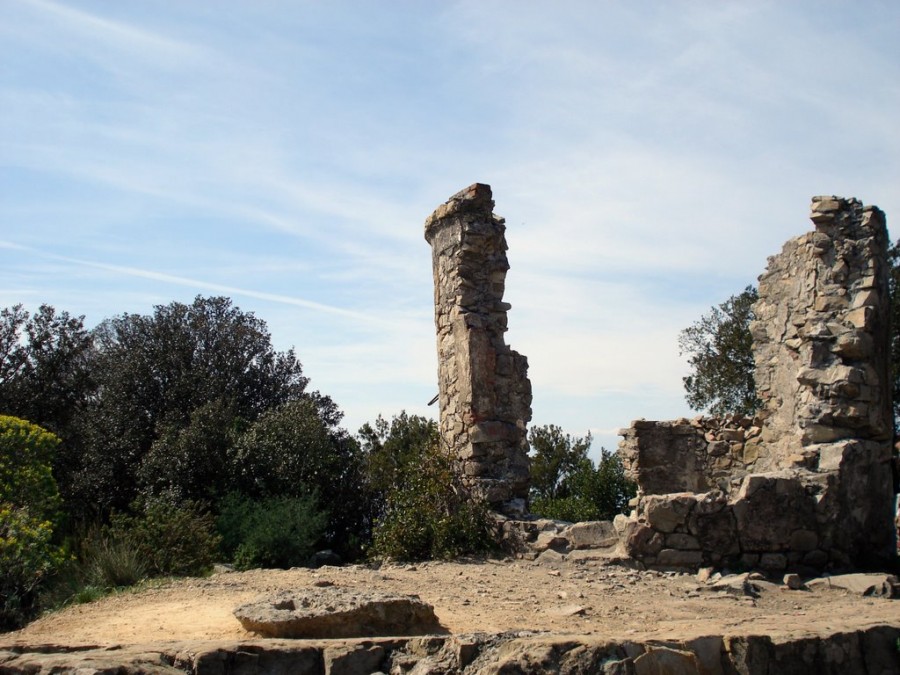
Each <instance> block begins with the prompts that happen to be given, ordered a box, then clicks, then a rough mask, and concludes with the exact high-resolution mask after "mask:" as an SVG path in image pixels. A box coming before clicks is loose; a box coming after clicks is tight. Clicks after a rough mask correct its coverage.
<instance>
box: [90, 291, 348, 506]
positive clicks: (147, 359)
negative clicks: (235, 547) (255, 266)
mask: <svg viewBox="0 0 900 675" xmlns="http://www.w3.org/2000/svg"><path fill="white" fill-rule="evenodd" d="M94 334H95V342H96V347H97V356H96V358H95V360H94V364H93V365H94V370H95V376H96V378H97V381H98V384H99V388H98V392H97V395H96V396H95V397H93V399H92V400H91V404H90V406H88V408H87V409H86V414H85V419H84V425H83V428H82V434H83V439H82V441H83V446H84V448H85V451H84V454H83V465H82V467H81V471H80V473H79V475H78V478H79V481H78V485H77V489H78V492H79V494H80V496H82V497H83V498H87V499H89V500H90V501H91V502H94V504H95V506H97V507H99V508H100V510H101V512H103V511H106V510H109V509H111V508H115V509H117V510H126V509H127V507H128V504H130V503H131V502H132V501H133V500H134V499H135V498H136V497H137V496H138V494H139V493H140V491H141V490H142V489H144V488H148V489H149V490H150V491H151V492H156V491H159V490H160V489H164V488H166V487H172V488H175V489H177V490H179V491H180V492H182V493H184V492H187V493H188V494H187V496H191V497H201V496H206V495H203V494H202V493H201V494H198V492H197V491H196V489H187V490H186V489H185V488H186V486H185V482H186V481H185V479H183V478H179V474H178V470H177V468H174V467H169V468H168V470H165V469H164V470H163V471H161V472H158V471H157V469H159V468H160V466H161V465H163V464H165V457H166V456H167V454H168V453H169V452H170V451H171V452H172V454H173V455H174V459H175V466H176V467H177V465H178V463H179V462H180V463H181V464H186V465H187V466H186V469H187V470H188V471H189V475H188V478H191V477H194V476H195V477H197V478H198V479H202V478H203V477H207V476H209V475H211V474H215V473H216V472H219V471H221V469H222V464H221V459H222V457H223V456H224V454H225V453H226V452H227V450H228V448H227V446H228V445H229V443H230V440H231V436H230V435H229V434H228V433H227V432H228V430H231V429H233V428H234V424H233V423H232V424H226V425H225V430H226V431H221V430H219V431H216V432H213V431H212V429H213V427H215V426H216V425H215V420H216V419H217V418H218V419H221V418H222V416H223V415H224V414H226V412H225V411H227V414H228V415H231V416H233V417H232V422H235V421H236V422H237V424H238V426H240V424H241V422H240V420H247V421H248V422H252V421H254V420H255V419H256V418H257V417H259V415H261V414H262V413H263V412H265V411H266V410H270V409H272V408H275V407H277V406H279V405H282V404H284V403H286V402H288V401H292V400H298V399H300V398H302V397H304V395H305V389H306V385H307V379H306V378H305V377H303V375H302V369H301V366H300V363H299V361H297V359H296V357H295V356H294V353H293V352H292V351H288V352H284V353H280V352H276V351H275V350H274V349H273V348H272V345H271V340H270V336H269V334H268V331H267V330H266V325H265V323H264V322H263V321H261V320H259V319H257V318H256V317H255V316H254V315H253V314H251V313H246V312H242V311H241V310H239V309H237V308H236V307H234V306H233V305H232V304H231V301H230V300H229V299H227V298H221V297H219V298H203V297H197V298H196V299H195V300H194V302H193V303H192V304H191V305H184V304H181V303H177V302H175V303H171V304H169V305H160V306H158V307H156V308H155V311H154V313H153V314H152V315H151V316H142V315H138V314H125V315H122V316H120V317H117V318H114V319H109V320H107V321H105V322H104V323H103V324H101V325H100V326H99V327H98V328H97V329H96V330H95V332H94ZM312 400H314V401H315V402H316V404H317V405H321V406H322V407H323V409H326V408H327V409H328V412H333V410H332V409H331V408H329V407H328V406H329V404H331V402H330V399H327V397H322V396H317V397H315V398H313V399H312ZM332 405H333V404H332ZM223 421H224V420H223ZM192 427H193V428H192ZM185 430H187V431H185ZM183 434H184V435H185V436H184V437H182V435H183ZM198 438H199V439H200V441H201V442H200V448H199V449H200V452H198V455H197V457H187V456H186V455H189V454H190V453H189V446H190V445H191V443H192V442H194V441H196V440H198ZM154 445H156V449H155V451H154ZM160 456H162V459H161V457H160ZM142 466H143V467H144V470H143V471H141V467H142ZM166 480H168V481H169V483H168V484H166V482H165V481H166ZM143 481H150V483H149V484H148V485H145V484H144V482H143ZM188 487H189V486H188ZM98 501H99V503H97V502H98Z"/></svg>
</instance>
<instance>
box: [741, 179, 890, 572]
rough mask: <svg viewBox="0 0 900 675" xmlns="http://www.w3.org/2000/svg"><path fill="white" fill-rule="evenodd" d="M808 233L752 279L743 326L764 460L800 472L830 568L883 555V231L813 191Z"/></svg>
mask: <svg viewBox="0 0 900 675" xmlns="http://www.w3.org/2000/svg"><path fill="white" fill-rule="evenodd" d="M810 219H811V220H812V221H813V223H814V224H815V226H816V229H815V231H814V232H810V233H808V234H805V235H803V236H801V237H797V238H795V239H791V240H790V241H789V242H787V243H786V244H785V246H784V249H783V251H782V252H781V254H780V255H778V256H773V257H772V258H770V259H769V266H768V268H767V270H766V272H765V274H763V275H762V276H761V277H760V279H759V301H758V302H757V303H756V305H755V306H754V312H755V314H756V321H755V322H754V323H753V324H752V325H751V332H752V333H753V340H754V346H753V351H754V358H755V360H756V385H757V391H758V393H759V396H760V398H761V399H762V401H763V409H762V411H761V414H760V416H761V417H762V418H763V426H762V436H761V438H762V444H761V447H762V449H763V451H764V452H765V457H761V458H760V461H758V462H757V470H758V471H759V470H763V471H765V470H769V471H772V470H778V469H791V468H794V469H803V470H806V471H811V472H814V473H807V474H805V477H804V481H805V482H806V484H807V490H808V491H810V492H811V493H814V494H815V495H816V518H817V520H818V523H819V548H820V549H822V550H825V551H827V552H828V553H829V555H830V558H831V564H832V565H837V566H840V565H856V566H866V565H869V564H875V563H877V562H878V561H881V560H887V559H889V558H890V557H891V556H892V555H893V553H894V550H893V549H894V546H895V543H894V541H895V533H894V527H893V485H892V476H891V467H890V462H891V454H892V447H891V446H892V439H893V413H892V407H891V390H892V386H891V378H890V297H889V288H888V275H889V263H888V236H887V228H886V227H885V218H884V213H882V212H881V211H880V210H879V209H878V208H876V207H873V206H863V204H862V203H861V202H860V201H859V200H856V199H842V198H840V197H814V198H813V200H812V213H811V215H810Z"/></svg>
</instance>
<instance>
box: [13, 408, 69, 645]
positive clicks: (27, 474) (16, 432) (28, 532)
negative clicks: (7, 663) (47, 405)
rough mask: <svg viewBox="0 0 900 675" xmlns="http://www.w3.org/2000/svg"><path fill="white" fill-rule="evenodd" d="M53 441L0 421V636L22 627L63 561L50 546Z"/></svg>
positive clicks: (20, 423) (28, 427) (18, 422)
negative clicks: (8, 630) (49, 579)
mask: <svg viewBox="0 0 900 675" xmlns="http://www.w3.org/2000/svg"><path fill="white" fill-rule="evenodd" d="M58 445H59V439H58V438H57V437H56V436H54V435H53V434H51V433H49V432H48V431H45V430H44V429H42V428H41V427H39V426H37V425H34V424H31V423H30V422H26V421H25V420H22V419H19V418H16V417H8V416H5V415H3V416H0V630H2V629H6V628H15V627H17V626H19V625H20V624H22V623H23V622H25V621H27V620H28V619H29V618H30V617H31V616H32V614H33V613H34V611H35V609H36V603H37V598H38V593H39V591H40V590H41V587H42V586H43V585H44V584H45V583H46V581H47V579H48V578H49V577H51V576H52V575H53V574H54V573H55V571H56V570H57V568H58V567H59V565H60V564H61V563H62V562H63V560H64V557H65V556H64V554H63V551H62V549H60V547H58V546H57V545H55V544H54V543H53V541H52V536H53V528H54V520H55V518H56V515H57V505H58V493H57V489H56V482H55V481H54V480H53V476H52V474H51V470H50V465H51V462H52V461H53V453H54V451H55V450H56V448H57V446H58Z"/></svg>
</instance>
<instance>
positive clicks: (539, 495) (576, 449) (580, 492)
mask: <svg viewBox="0 0 900 675" xmlns="http://www.w3.org/2000/svg"><path fill="white" fill-rule="evenodd" d="M528 440H529V443H530V444H531V452H532V455H531V511H532V512H533V513H536V514H539V515H541V516H544V517H545V518H553V519H556V520H567V521H570V522H579V521H585V520H612V519H613V518H614V517H615V516H616V514H618V513H623V512H624V511H625V509H626V507H627V506H628V501H629V500H630V499H631V498H632V497H633V496H634V495H635V494H636V491H637V488H636V486H635V485H634V484H633V483H632V482H631V481H629V480H628V479H627V478H626V477H625V469H624V467H623V465H622V460H621V459H619V456H618V455H617V454H615V453H613V452H609V451H607V450H605V449H602V448H601V450H600V463H599V464H598V465H597V466H594V463H593V462H592V461H591V459H590V458H589V457H588V450H589V449H590V447H591V435H590V434H588V435H587V436H585V437H583V438H579V437H577V436H576V437H572V436H570V435H569V434H564V433H563V432H562V429H560V428H559V427H557V426H554V425H552V424H551V425H547V426H542V427H532V429H531V431H530V432H529V435H528Z"/></svg>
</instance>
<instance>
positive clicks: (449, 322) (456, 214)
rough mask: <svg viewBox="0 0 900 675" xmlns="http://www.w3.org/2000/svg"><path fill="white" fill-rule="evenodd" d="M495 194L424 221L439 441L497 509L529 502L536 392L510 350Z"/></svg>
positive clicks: (463, 201) (480, 194)
mask: <svg viewBox="0 0 900 675" xmlns="http://www.w3.org/2000/svg"><path fill="white" fill-rule="evenodd" d="M493 208H494V201H493V199H492V196H491V188H490V186H488V185H482V184H480V183H476V184H474V185H471V186H470V187H468V188H466V189H465V190H463V191H461V192H459V193H457V194H455V195H453V196H452V197H451V198H450V199H449V200H448V201H447V202H446V203H445V204H443V205H442V206H440V207H438V208H437V210H435V212H434V213H433V214H431V216H429V218H428V219H427V220H426V221H425V239H426V240H427V241H428V243H429V244H430V245H431V248H432V266H433V272H434V321H435V326H436V329H437V349H438V383H439V398H440V431H441V437H442V438H443V440H444V442H445V443H446V445H447V446H448V448H449V449H450V450H451V451H452V452H453V453H454V455H455V457H456V458H457V460H458V464H459V471H460V474H461V475H462V477H463V479H464V480H465V482H466V483H467V484H468V485H469V486H471V487H472V488H473V490H474V492H475V493H476V494H477V495H478V496H481V497H483V498H485V499H486V500H487V501H488V502H490V503H492V504H495V505H499V504H502V503H504V502H508V501H510V500H514V499H525V498H526V497H527V495H528V483H529V481H528V477H529V473H528V456H527V455H528V443H527V440H526V425H527V423H528V421H529V420H530V419H531V383H530V382H529V381H528V377H527V371H528V361H527V360H526V358H525V357H524V356H522V355H521V354H518V353H516V352H514V351H512V350H511V349H510V348H509V347H508V346H507V345H506V343H505V341H504V338H503V334H504V333H505V332H506V328H507V318H506V313H507V310H509V308H510V306H509V304H508V303H505V302H503V291H504V287H505V280H506V272H507V270H508V269H509V262H508V261H507V258H506V249H507V246H506V238H505V236H504V231H505V229H506V228H505V225H504V221H503V218H500V217H498V216H495V215H494V214H493Z"/></svg>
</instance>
